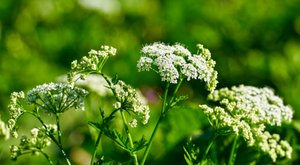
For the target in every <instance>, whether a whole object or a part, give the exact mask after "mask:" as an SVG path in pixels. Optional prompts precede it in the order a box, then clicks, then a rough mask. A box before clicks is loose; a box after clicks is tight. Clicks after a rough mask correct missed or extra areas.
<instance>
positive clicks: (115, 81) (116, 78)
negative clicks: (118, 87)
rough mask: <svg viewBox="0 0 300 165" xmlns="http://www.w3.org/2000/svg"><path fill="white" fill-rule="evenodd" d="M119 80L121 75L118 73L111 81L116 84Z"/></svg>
mask: <svg viewBox="0 0 300 165" xmlns="http://www.w3.org/2000/svg"><path fill="white" fill-rule="evenodd" d="M118 81H119V76H118V74H115V76H114V77H113V78H112V80H111V82H112V83H113V84H116V83H117V82H118Z"/></svg>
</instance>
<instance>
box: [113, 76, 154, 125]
mask: <svg viewBox="0 0 300 165" xmlns="http://www.w3.org/2000/svg"><path fill="white" fill-rule="evenodd" d="M112 90H113V91H114V94H115V96H116V99H117V102H116V103H114V105H113V106H114V108H115V109H120V108H121V109H123V110H126V111H127V112H129V113H130V115H131V116H132V117H133V120H132V121H135V120H137V119H138V120H137V121H140V122H141V123H142V124H144V125H145V124H147V123H148V120H149V117H150V115H149V114H150V110H149V107H148V105H146V104H145V100H144V99H143V97H141V95H140V93H139V92H138V91H136V90H135V89H133V88H132V87H131V86H130V85H127V84H125V83H124V82H123V81H121V80H119V81H118V82H117V83H116V84H114V85H113V86H112ZM134 119H135V120H134ZM135 123H136V122H133V123H132V122H131V123H128V124H129V125H131V126H133V125H135Z"/></svg>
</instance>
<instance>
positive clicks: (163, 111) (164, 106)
mask: <svg viewBox="0 0 300 165" xmlns="http://www.w3.org/2000/svg"><path fill="white" fill-rule="evenodd" d="M182 82H183V78H180V80H179V82H178V84H177V85H176V87H175V90H174V92H173V94H172V96H171V99H170V100H169V102H167V98H168V93H169V87H170V83H167V86H166V89H165V93H164V97H163V103H162V109H161V113H160V116H159V119H158V121H157V123H156V125H155V127H154V130H153V132H152V134H151V137H150V139H149V142H148V144H147V147H146V150H145V152H144V156H143V159H142V162H141V165H144V164H145V162H146V159H147V157H148V154H149V151H150V148H151V145H152V143H153V139H154V136H155V134H156V132H157V130H158V126H159V124H160V123H161V121H162V120H163V119H164V118H165V116H166V114H167V112H168V110H169V109H170V108H171V106H172V103H173V101H174V99H175V97H176V94H177V92H178V90H179V88H180V86H181V84H182Z"/></svg>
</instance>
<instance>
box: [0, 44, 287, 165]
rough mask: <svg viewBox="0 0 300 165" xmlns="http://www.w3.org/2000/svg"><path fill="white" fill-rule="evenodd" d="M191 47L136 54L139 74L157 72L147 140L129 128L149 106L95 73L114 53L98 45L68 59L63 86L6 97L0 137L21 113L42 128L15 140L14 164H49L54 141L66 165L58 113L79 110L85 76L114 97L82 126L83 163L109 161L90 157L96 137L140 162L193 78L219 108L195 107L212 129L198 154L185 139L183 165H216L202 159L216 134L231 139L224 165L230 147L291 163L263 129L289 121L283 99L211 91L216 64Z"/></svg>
mask: <svg viewBox="0 0 300 165" xmlns="http://www.w3.org/2000/svg"><path fill="white" fill-rule="evenodd" d="M197 49H198V51H197V53H196V54H192V53H191V52H190V51H189V50H187V49H186V48H185V47H184V46H182V45H180V44H175V45H166V44H164V43H153V44H151V45H146V46H144V47H143V48H142V51H141V52H142V55H141V57H140V59H139V60H138V64H137V68H138V70H139V71H150V70H152V71H154V72H156V73H157V74H159V75H160V77H161V81H162V82H164V83H165V89H164V92H163V95H162V97H161V102H162V104H161V110H160V115H159V119H158V121H157V122H156V124H155V127H154V129H153V130H152V131H150V132H151V134H150V137H149V139H147V138H146V137H145V136H143V135H140V134H133V133H132V132H133V129H135V128H136V127H139V126H141V125H146V124H147V123H148V122H149V120H150V108H149V106H148V105H147V104H146V103H145V102H144V101H143V99H142V96H140V95H139V93H138V91H137V90H136V89H134V88H133V87H131V86H130V85H128V84H126V83H125V82H124V81H122V80H119V79H118V76H117V75H115V76H114V77H113V78H110V77H109V76H108V75H106V74H105V73H103V71H102V69H103V67H104V65H105V63H106V61H107V60H108V58H109V57H111V56H114V55H115V54H116V49H115V48H113V47H110V46H101V47H100V50H91V51H90V52H89V53H88V55H87V56H84V57H82V58H81V59H80V60H78V61H77V60H75V61H73V62H72V64H71V71H70V73H69V74H68V81H67V82H65V83H48V84H43V85H39V86H37V87H36V88H34V89H32V90H30V91H29V92H28V93H27V94H24V92H14V93H12V94H11V102H10V104H9V114H10V119H9V120H8V123H7V126H6V125H5V124H3V123H2V122H1V123H0V124H1V132H0V133H2V134H3V135H4V137H6V139H7V137H8V135H7V132H8V131H6V130H7V129H6V128H9V130H10V134H11V135H12V137H14V138H17V137H18V131H19V130H18V121H19V119H20V117H21V116H23V115H24V114H30V115H31V116H33V117H34V118H36V119H37V120H38V121H39V123H40V125H41V127H37V128H33V129H32V130H31V132H30V133H31V137H30V138H29V137H28V136H25V135H24V136H22V137H21V138H20V144H19V145H12V146H11V157H12V159H14V160H16V159H17V158H18V157H19V156H21V155H24V154H42V155H43V156H44V157H45V158H46V159H47V161H48V162H49V164H53V160H52V158H51V157H50V156H49V155H48V154H47V153H46V152H45V150H44V149H45V148H46V147H48V146H49V145H50V144H51V142H53V143H54V144H55V145H56V146H57V147H58V149H59V151H60V152H61V154H62V156H63V158H64V160H65V163H66V164H72V162H71V161H70V160H69V157H68V155H67V153H66V151H65V149H64V145H63V142H62V136H63V132H62V131H61V130H62V126H63V125H61V115H62V114H64V113H65V112H66V111H68V110H70V109H81V110H84V99H85V98H86V97H87V95H88V92H87V91H86V90H85V89H82V88H80V87H77V84H78V82H79V81H85V80H86V79H87V78H88V77H89V76H91V75H92V76H96V77H101V78H102V79H103V80H104V81H103V84H98V86H104V87H106V88H107V89H108V90H109V91H110V93H111V94H112V95H113V97H114V101H113V103H112V105H110V106H109V108H107V107H99V108H98V109H99V114H100V117H99V118H97V119H96V120H93V121H90V122H89V125H90V126H91V127H93V128H95V129H96V130H97V136H96V140H95V143H94V147H93V150H92V152H91V160H90V164H106V163H108V164H113V163H116V161H114V160H111V161H110V160H107V159H106V158H105V157H103V156H101V154H100V155H99V153H97V151H98V148H99V145H100V143H101V139H102V138H103V136H106V137H107V138H109V139H110V140H112V141H113V142H114V143H115V144H116V146H118V147H120V148H121V149H122V150H123V151H125V152H126V153H127V154H128V155H130V158H128V159H127V160H126V161H125V162H122V163H127V164H135V165H138V164H141V165H143V164H145V163H146V161H147V158H148V155H149V152H150V150H151V147H152V143H153V140H154V138H155V135H156V133H157V130H158V128H159V126H160V124H161V123H162V122H163V121H164V120H165V118H166V116H167V115H168V113H169V112H170V111H171V110H172V109H173V108H174V107H176V106H178V105H179V103H181V102H183V101H186V100H187V99H188V98H187V96H181V95H178V91H179V89H180V88H181V87H182V84H183V83H184V82H186V81H190V80H192V79H194V80H201V81H203V82H204V83H205V84H206V89H207V90H208V92H209V95H208V100H212V101H215V102H217V103H218V104H219V105H217V106H215V107H213V108H212V107H211V106H209V105H208V104H201V105H200V109H201V110H203V112H204V114H205V115H206V116H207V118H208V120H209V123H210V124H211V126H212V128H213V135H212V136H211V140H210V143H209V144H208V146H207V147H206V149H205V150H203V151H204V152H203V151H202V149H201V148H200V147H199V146H197V145H195V144H193V143H192V141H188V143H187V145H186V146H185V147H184V152H185V156H184V158H185V160H186V162H187V163H188V164H204V163H217V162H215V160H213V159H211V158H210V157H209V154H210V150H211V147H212V146H213V143H214V142H215V140H216V138H217V137H219V136H228V137H231V138H229V140H230V142H232V147H231V152H230V154H229V156H228V164H230V165H232V164H234V163H235V159H236V157H237V156H238V155H237V149H238V147H239V146H240V145H241V144H242V143H243V142H246V144H247V145H248V146H254V147H256V148H257V149H258V150H260V151H262V152H263V153H267V154H268V155H269V156H270V157H271V159H272V161H273V162H276V160H277V157H279V156H280V157H287V158H291V156H292V148H291V146H290V145H289V143H288V142H287V141H285V140H280V136H279V134H271V133H270V132H268V131H267V129H268V128H269V127H280V126H281V125H282V124H283V123H284V122H287V123H288V122H291V120H292V116H293V111H292V109H291V108H290V107H289V106H286V105H284V103H283V101H282V99H281V98H279V97H277V96H275V95H274V92H273V91H272V90H270V89H269V88H256V87H252V86H244V85H241V86H238V87H232V88H231V89H228V88H222V89H216V87H217V83H218V81H217V71H215V69H214V67H215V61H214V60H212V59H211V54H210V52H209V50H208V49H206V48H204V47H203V45H201V44H198V45H197ZM117 121H121V124H120V125H121V126H120V127H117V126H116V125H115V124H113V123H116V122H117ZM2 130H3V131H2ZM2 134H1V135H2ZM137 137H140V138H137ZM135 139H139V140H135ZM142 150H144V152H143V153H141V151H142ZM139 156H140V157H139Z"/></svg>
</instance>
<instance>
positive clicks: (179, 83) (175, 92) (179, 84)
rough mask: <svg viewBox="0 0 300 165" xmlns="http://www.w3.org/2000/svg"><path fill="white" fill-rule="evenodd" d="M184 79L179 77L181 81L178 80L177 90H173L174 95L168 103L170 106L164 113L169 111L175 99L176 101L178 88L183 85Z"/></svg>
mask: <svg viewBox="0 0 300 165" xmlns="http://www.w3.org/2000/svg"><path fill="white" fill-rule="evenodd" d="M183 80H184V79H183V78H180V79H179V82H178V84H177V85H176V87H175V90H174V92H173V94H172V96H171V99H170V101H169V103H168V106H167V108H166V112H164V113H167V111H168V110H169V109H170V108H171V106H172V103H173V101H174V99H175V97H176V94H177V92H178V90H179V88H180V86H181V84H182V82H183Z"/></svg>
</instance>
